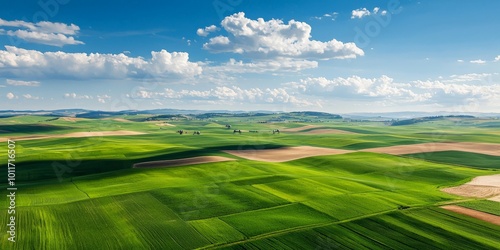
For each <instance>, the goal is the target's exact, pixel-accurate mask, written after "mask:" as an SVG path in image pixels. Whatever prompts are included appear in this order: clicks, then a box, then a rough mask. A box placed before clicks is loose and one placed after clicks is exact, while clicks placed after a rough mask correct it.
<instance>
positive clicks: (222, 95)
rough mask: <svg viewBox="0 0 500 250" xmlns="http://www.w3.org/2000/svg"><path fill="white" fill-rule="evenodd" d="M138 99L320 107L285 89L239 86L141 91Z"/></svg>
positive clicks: (138, 92) (137, 95)
mask: <svg viewBox="0 0 500 250" xmlns="http://www.w3.org/2000/svg"><path fill="white" fill-rule="evenodd" d="M135 97H136V98H143V99H155V100H157V101H162V100H172V99H179V100H183V101H187V102H190V103H209V104H228V105H230V104H235V103H251V104H262V103H268V104H269V103H273V104H291V105H293V106H297V107H306V106H318V104H317V103H314V102H310V101H307V100H305V99H301V98H298V97H296V96H294V95H292V94H290V93H288V91H287V90H286V89H285V88H266V89H261V88H249V89H242V88H240V87H237V86H229V87H228V86H219V87H215V88H212V89H208V90H173V89H170V88H167V89H165V90H164V91H163V92H149V91H146V90H139V91H137V93H136V94H135Z"/></svg>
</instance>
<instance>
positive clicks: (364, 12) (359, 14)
mask: <svg viewBox="0 0 500 250" xmlns="http://www.w3.org/2000/svg"><path fill="white" fill-rule="evenodd" d="M370 15H382V16H385V15H387V11H386V10H382V11H381V10H380V7H375V8H373V11H371V12H370V10H368V9H366V8H360V9H356V10H353V11H352V12H351V19H355V18H358V19H361V18H363V17H365V16H370Z"/></svg>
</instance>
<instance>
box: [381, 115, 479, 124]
mask: <svg viewBox="0 0 500 250" xmlns="http://www.w3.org/2000/svg"><path fill="white" fill-rule="evenodd" d="M448 118H465V119H467V118H469V119H473V118H476V117H475V116H471V115H447V116H442V115H440V116H428V117H421V118H413V119H406V120H398V121H393V122H392V123H391V124H390V125H391V126H404V125H412V124H416V123H421V122H428V121H437V120H445V119H448Z"/></svg>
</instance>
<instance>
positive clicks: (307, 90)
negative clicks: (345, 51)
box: [288, 75, 430, 102]
mask: <svg viewBox="0 0 500 250" xmlns="http://www.w3.org/2000/svg"><path fill="white" fill-rule="evenodd" d="M288 86H290V87H292V88H294V89H297V90H299V91H300V92H302V93H304V94H308V95H313V96H323V97H328V98H331V97H336V98H340V99H373V98H378V99H381V98H382V99H383V98H396V99H399V100H400V101H404V102H415V101H423V100H426V99H428V98H430V97H429V96H428V95H425V94H418V93H415V92H413V91H412V90H410V89H408V88H407V87H408V85H407V84H401V83H395V82H394V79H392V78H390V77H388V76H385V75H383V76H381V77H379V78H363V77H360V76H351V77H347V78H343V77H337V78H333V79H326V78H324V77H316V78H311V77H309V78H306V79H302V80H300V82H299V83H295V82H294V83H289V84H288Z"/></svg>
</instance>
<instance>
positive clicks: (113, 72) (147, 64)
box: [0, 46, 202, 79]
mask: <svg viewBox="0 0 500 250" xmlns="http://www.w3.org/2000/svg"><path fill="white" fill-rule="evenodd" d="M5 48H6V50H0V73H3V74H4V75H10V76H16V77H26V76H31V77H51V78H54V77H56V78H57V77H60V78H72V79H124V78H148V77H149V78H152V77H158V78H167V77H193V76H196V75H199V74H201V72H202V67H201V65H200V64H199V63H194V62H190V61H189V54H188V53H185V52H168V51H166V50H161V51H152V52H151V58H150V59H148V60H146V59H144V58H142V57H129V56H127V55H125V54H123V53H120V54H99V53H90V54H87V53H66V52H61V51H58V52H40V51H36V50H26V49H21V48H17V47H13V46H5Z"/></svg>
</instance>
